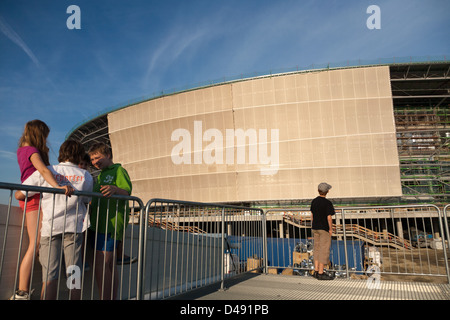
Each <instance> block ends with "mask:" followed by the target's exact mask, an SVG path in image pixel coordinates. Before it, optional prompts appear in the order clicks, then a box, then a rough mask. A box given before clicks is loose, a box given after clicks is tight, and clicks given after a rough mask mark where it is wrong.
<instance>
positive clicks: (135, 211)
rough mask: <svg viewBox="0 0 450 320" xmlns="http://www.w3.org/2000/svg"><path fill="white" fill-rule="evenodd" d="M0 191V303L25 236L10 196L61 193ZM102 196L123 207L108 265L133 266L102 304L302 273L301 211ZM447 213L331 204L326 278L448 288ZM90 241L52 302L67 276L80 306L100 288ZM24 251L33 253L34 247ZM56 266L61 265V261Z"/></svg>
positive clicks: (307, 271)
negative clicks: (1, 196) (440, 281)
mask: <svg viewBox="0 0 450 320" xmlns="http://www.w3.org/2000/svg"><path fill="white" fill-rule="evenodd" d="M1 189H3V190H6V191H9V193H10V195H9V203H8V204H7V205H1V206H0V249H1V252H0V299H8V298H9V297H10V296H11V295H12V294H13V293H14V290H15V289H17V286H18V281H19V269H20V263H21V260H22V257H23V254H24V252H25V251H26V246H27V238H28V237H27V232H26V229H27V227H28V226H27V225H26V220H25V216H24V214H23V211H22V210H20V209H19V208H17V207H15V206H13V205H12V201H13V199H14V198H13V197H14V191H15V190H26V191H28V192H32V191H35V192H40V193H41V194H44V193H50V194H52V197H53V201H55V200H54V199H55V198H56V197H65V196H64V195H63V194H62V193H63V192H62V191H61V190H59V189H50V188H41V187H31V186H24V185H20V184H10V183H1V182H0V190H1ZM73 196H77V197H81V196H85V197H89V198H91V199H92V198H96V197H97V198H103V196H102V195H101V194H98V193H89V192H75V194H74V195H73ZM108 199H109V201H111V205H110V209H111V210H110V212H111V213H112V214H114V213H117V211H118V204H117V203H115V202H114V203H113V202H112V201H113V200H125V202H127V203H128V204H129V208H130V216H129V220H128V221H129V225H128V227H127V228H126V232H124V235H123V238H122V239H116V238H115V239H114V242H115V243H116V242H119V241H120V242H121V243H122V246H121V247H120V248H122V250H121V251H120V250H119V249H114V250H113V252H112V256H113V261H116V259H117V258H119V260H123V259H124V258H126V257H128V256H130V257H131V258H137V262H136V263H123V264H120V265H118V266H117V268H115V269H114V274H113V277H112V278H111V279H112V281H111V282H112V283H111V284H112V287H113V288H116V291H111V292H116V294H112V293H111V294H110V295H109V296H107V297H106V298H117V299H137V300H144V299H166V298H170V297H173V296H175V295H178V294H182V293H186V292H188V291H191V290H194V289H197V288H201V287H203V286H208V285H211V284H216V285H220V288H221V289H224V285H225V280H226V279H229V278H231V277H234V276H236V275H239V274H242V273H245V272H265V273H274V272H275V273H278V272H279V271H280V269H281V270H283V271H286V270H290V271H291V272H292V273H293V274H300V275H302V276H310V275H311V271H312V268H313V263H312V262H313V251H312V249H313V243H312V234H311V220H310V212H309V207H308V208H296V209H277V210H275V209H270V210H267V211H266V212H264V211H263V210H261V209H258V208H251V207H238V206H231V205H223V204H211V203H197V202H187V201H177V200H167V199H152V200H150V201H148V202H147V203H146V204H145V205H144V203H143V202H142V201H141V199H139V198H136V197H131V196H130V197H125V196H113V197H110V198H108ZM41 201H42V196H41ZM109 201H108V203H110V202H109ZM108 206H109V204H108ZM87 209H88V212H89V211H91V212H92V211H93V210H97V212H98V210H99V207H95V208H91V205H88V208H87ZM52 210H53V209H52ZM77 210H78V209H77ZM449 210H450V205H447V206H445V208H443V209H441V208H439V207H437V206H435V205H412V206H378V207H373V206H371V207H345V208H339V207H337V208H336V216H335V218H334V227H333V241H332V247H331V252H330V260H331V262H332V264H330V265H329V266H327V268H326V269H327V272H332V273H333V274H334V275H336V276H337V277H345V278H348V277H350V276H353V275H355V276H358V275H366V274H367V273H368V269H370V268H371V267H373V266H375V267H376V270H377V272H379V273H380V274H381V275H383V276H384V277H387V279H390V278H389V277H393V276H394V277H395V276H402V277H404V276H412V277H417V276H425V277H436V276H437V277H447V281H448V282H449V283H450V276H449V266H448V249H449V248H448V240H449V239H450V238H449V228H448V218H447V212H448V211H449ZM39 211H40V212H41V214H42V210H39ZM67 213H68V211H67V210H66V214H67ZM95 235H97V232H94V237H93V239H91V238H90V237H88V235H87V233H85V234H83V241H84V246H83V251H82V253H81V254H82V257H83V263H85V266H84V267H83V268H81V269H82V270H80V272H79V274H77V273H70V272H69V273H64V272H62V271H60V273H59V276H58V294H57V296H56V298H57V299H69V298H71V294H72V291H71V290H69V287H70V284H71V283H72V282H69V279H71V280H73V279H74V277H75V278H76V277H79V280H80V283H79V289H80V290H81V299H100V293H99V290H100V289H103V290H104V289H105V288H106V287H105V286H107V284H108V283H109V282H108V281H107V279H105V276H102V275H101V276H100V277H99V278H97V280H96V277H95V270H96V268H95V267H96V266H97V267H98V266H100V268H97V270H103V271H104V270H105V268H106V262H105V260H103V261H99V260H98V256H97V255H96V254H94V250H93V249H92V248H91V246H90V243H94V246H95V244H96V242H97V241H98V238H97V237H96V236H95ZM114 247H116V246H114ZM33 249H34V251H35V253H37V251H38V248H33ZM35 259H36V255H35V258H34V260H33V266H32V274H31V279H30V282H29V288H28V289H29V290H30V289H32V287H33V286H34V287H35V288H40V287H41V285H42V278H43V277H44V276H45V275H42V276H41V273H42V272H41V266H40V263H39V261H35ZM59 261H60V264H61V265H62V267H64V263H63V260H62V258H61V257H60V258H59ZM99 262H102V263H99ZM60 270H61V269H60ZM66 271H68V270H66ZM69 271H70V270H69ZM66 277H67V278H66ZM75 282H76V281H75ZM72 284H73V283H72ZM43 294H44V295H45V294H46V293H45V290H44V291H43Z"/></svg>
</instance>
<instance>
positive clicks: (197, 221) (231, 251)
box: [142, 199, 265, 299]
mask: <svg viewBox="0 0 450 320" xmlns="http://www.w3.org/2000/svg"><path fill="white" fill-rule="evenodd" d="M145 226H146V227H145V230H144V239H146V240H145V242H144V246H143V256H142V261H143V262H144V264H143V270H142V274H143V276H144V278H143V285H142V290H143V292H142V298H144V299H163V298H168V297H170V296H174V295H177V294H181V293H185V292H187V291H190V290H193V289H196V288H199V287H202V286H206V285H209V284H213V283H220V284H221V288H222V289H223V285H224V280H225V279H226V278H229V277H232V276H235V275H237V274H240V273H243V272H251V271H259V270H261V269H263V268H264V265H263V261H264V259H263V257H264V243H265V242H264V235H265V220H264V212H263V211H262V210H260V209H255V208H248V207H238V206H228V205H220V204H207V203H196V202H186V201H175V200H165V199H152V200H150V201H149V202H148V203H147V205H146V209H145Z"/></svg>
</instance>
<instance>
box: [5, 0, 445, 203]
mask: <svg viewBox="0 0 450 320" xmlns="http://www.w3.org/2000/svg"><path fill="white" fill-rule="evenodd" d="M373 4H374V5H378V6H379V8H380V9H381V16H380V17H381V29H378V30H377V29H375V30H370V29H368V28H367V26H366V21H367V19H368V18H369V17H370V14H368V13H366V10H367V8H368V7H369V6H370V5H373ZM70 5H77V6H78V7H79V8H80V13H81V14H80V17H81V20H80V22H81V29H79V30H78V29H73V30H70V29H68V28H67V25H66V21H67V19H68V18H69V17H70V16H71V14H68V13H67V12H66V10H67V8H68V7H69V6H70ZM448 12H450V1H448V0H425V1H419V0H408V1H406V0H401V1H395V0H390V1H385V0H370V1H365V0H359V1H356V0H352V1H318V0H316V1H312V0H311V1H285V0H277V1H274V0H269V1H265V0H258V1H253V0H239V1H234V0H227V1H220V0H216V1H211V0H210V1H206V0H205V1H197V0H189V1H188V0H185V1H174V0H164V1H151V0H146V1H141V0H126V1H125V0H116V1H114V0H89V1H84V0H71V1H65V0H53V1H48V0H42V1H23V0H2V1H1V2H0V118H1V125H0V181H3V182H12V183H19V182H20V179H19V168H18V165H17V160H16V149H17V142H18V139H19V137H20V135H21V133H22V130H23V126H24V124H25V123H26V122H27V121H29V120H32V119H41V120H43V121H45V122H46V123H47V124H48V125H49V127H50V129H51V132H50V136H49V145H50V147H51V152H50V153H51V154H50V156H51V158H50V161H51V162H52V164H55V163H56V162H57V160H56V158H57V153H58V149H59V146H60V144H61V143H62V142H63V141H64V138H65V136H66V135H67V133H68V132H69V131H70V130H71V129H72V128H73V127H74V126H75V125H77V124H79V123H80V122H82V121H84V120H86V119H88V118H89V117H92V116H93V115H95V114H98V113H99V112H102V111H104V110H106V109H109V108H113V107H116V106H117V107H119V106H124V105H126V104H128V102H130V101H135V100H136V99H141V98H142V99H144V98H146V97H149V96H153V95H155V94H158V93H160V92H162V91H170V90H173V89H178V88H179V89H180V90H181V89H185V88H187V87H196V86H197V84H204V83H206V82H208V81H216V82H217V81H220V79H228V78H231V77H239V76H240V75H246V76H251V75H252V74H266V73H270V72H271V71H277V70H282V69H284V68H285V69H289V70H294V69H295V68H296V67H299V68H304V67H308V66H310V65H312V64H321V63H327V62H341V61H348V60H349V61H355V60H358V59H361V60H371V59H372V60H373V59H378V58H393V57H409V56H412V57H427V56H444V55H446V57H447V59H448V57H449V53H450V50H449V49H450V41H449V39H450V37H449V30H450V22H449V19H448ZM3 199H4V196H3V194H2V191H0V202H4V201H3Z"/></svg>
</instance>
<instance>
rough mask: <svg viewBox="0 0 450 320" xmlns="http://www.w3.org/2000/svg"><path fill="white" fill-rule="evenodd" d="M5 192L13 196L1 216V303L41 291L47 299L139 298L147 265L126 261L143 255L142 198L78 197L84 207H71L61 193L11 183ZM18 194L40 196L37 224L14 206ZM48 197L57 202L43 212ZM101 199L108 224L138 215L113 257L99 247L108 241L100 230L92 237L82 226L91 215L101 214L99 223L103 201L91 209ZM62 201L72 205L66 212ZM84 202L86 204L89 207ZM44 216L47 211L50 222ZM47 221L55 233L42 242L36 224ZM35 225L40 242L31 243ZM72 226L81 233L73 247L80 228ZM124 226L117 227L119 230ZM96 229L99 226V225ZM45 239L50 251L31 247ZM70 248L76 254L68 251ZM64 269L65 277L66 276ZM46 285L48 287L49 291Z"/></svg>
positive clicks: (77, 194) (115, 246)
mask: <svg viewBox="0 0 450 320" xmlns="http://www.w3.org/2000/svg"><path fill="white" fill-rule="evenodd" d="M0 189H4V190H9V203H8V205H5V206H3V207H2V208H1V209H2V210H1V212H0V213H1V214H0V219H1V220H0V231H1V232H0V235H1V239H0V248H1V253H0V283H1V285H0V288H1V289H0V294H1V297H0V299H10V298H11V299H13V300H14V299H16V298H20V297H18V296H16V295H15V294H14V292H15V290H16V289H20V290H23V291H27V292H30V293H31V292H33V291H34V289H36V288H37V289H38V290H36V291H40V295H41V299H88V300H89V299H100V297H102V295H101V294H100V292H104V294H103V298H104V299H113V298H116V299H132V298H136V297H138V293H139V290H138V289H139V288H140V276H141V275H140V273H139V264H140V263H141V262H140V261H138V263H134V264H131V263H126V261H125V258H128V256H131V257H132V258H133V257H137V256H138V255H139V252H140V251H142V250H141V248H140V247H139V246H140V244H141V239H140V238H139V237H140V232H139V231H140V227H139V223H140V222H141V221H142V218H141V216H142V214H143V210H144V204H143V203H142V201H141V200H140V199H139V198H136V197H132V196H129V197H126V196H120V195H115V196H111V197H108V198H105V197H103V195H101V194H99V193H93V192H79V191H75V193H74V194H73V195H72V197H77V200H78V201H76V205H73V204H72V205H71V206H69V205H67V203H68V202H67V197H66V196H65V195H64V193H63V192H62V191H61V190H59V189H52V188H44V187H34V186H24V185H20V184H10V183H0ZM16 190H24V191H25V192H26V196H27V197H28V193H29V192H38V193H40V200H39V208H38V210H37V211H36V214H34V216H35V218H36V220H35V221H32V220H28V219H31V218H30V217H28V218H26V215H25V214H24V210H21V209H19V208H18V207H14V206H12V200H13V197H14V191H16ZM45 196H50V197H51V198H48V199H49V200H48V201H50V203H51V205H48V203H49V202H47V203H45V205H44V206H43V198H44V197H45ZM95 198H98V199H104V200H105V201H106V206H107V208H108V210H107V212H108V215H109V217H106V219H107V220H108V219H117V214H118V212H120V211H125V212H127V211H128V209H129V208H131V209H132V211H131V213H130V216H129V218H130V219H127V221H129V224H128V227H126V232H123V236H122V237H121V238H118V237H117V236H114V237H113V239H112V246H113V249H112V251H110V252H104V251H102V249H101V248H97V247H96V245H99V244H100V243H101V241H102V240H104V238H103V239H102V237H101V236H100V234H99V233H98V232H97V231H98V229H96V230H95V231H94V232H91V233H88V232H84V233H81V232H80V229H81V226H80V224H81V225H83V223H84V220H87V219H89V215H88V214H86V212H91V213H92V212H94V211H95V212H97V217H99V216H100V215H99V214H98V213H99V210H100V201H98V205H97V206H95V207H92V208H91V204H90V200H92V199H95ZM61 199H65V200H63V201H65V203H66V205H65V208H64V209H62V210H61V208H60V207H58V205H55V204H56V203H59V204H60V203H61V202H58V201H61ZM82 199H85V200H86V201H84V202H83V201H82ZM27 202H28V200H25V207H27V205H28V204H27ZM82 206H85V207H84V208H83V207H82ZM44 210H45V211H46V215H45V216H44V214H43V212H44ZM58 214H59V215H60V216H59V217H58ZM30 216H31V215H30ZM43 218H44V219H46V220H47V221H45V223H47V225H48V224H50V229H49V230H50V232H51V233H50V235H49V236H46V237H40V233H39V224H38V223H36V222H37V221H41V223H42V220H43ZM119 220H120V219H119ZM27 221H28V222H27ZM136 221H137V223H136ZM32 223H34V224H35V225H36V230H31V231H32V233H31V234H34V235H35V239H29V237H28V233H29V231H30V230H28V227H29V225H31V224H32ZM70 223H72V224H74V225H78V229H77V232H78V233H75V234H76V235H75V236H74V237H73V239H70V238H67V242H65V241H66V237H70V236H71V235H74V231H75V228H72V229H71V230H69V229H67V228H69V226H70ZM118 224H119V223H117V224H115V226H116V228H117V225H118ZM57 225H60V226H63V227H62V231H61V232H60V231H58V229H56V226H57ZM96 225H97V226H98V225H99V223H98V219H97V222H96ZM33 231H34V232H33ZM106 232H108V231H106ZM88 234H89V236H88ZM113 234H117V233H116V232H114V233H113ZM39 238H40V243H41V244H43V243H44V242H45V243H46V244H47V246H48V247H49V249H48V250H47V249H46V250H45V251H44V252H42V250H41V249H42V248H39V247H38V246H37V245H34V246H29V244H30V243H31V244H32V243H37V242H38V239H39ZM62 239H64V240H62ZM60 242H63V243H64V245H60ZM66 246H68V247H66ZM80 246H81V248H80ZM27 247H28V249H27ZM68 248H70V249H73V250H68ZM94 248H97V250H94ZM28 251H29V252H28ZM25 256H26V257H25ZM25 258H26V259H27V261H28V264H27V265H28V267H27V268H29V270H28V271H26V270H24V268H25V263H23V261H24V260H25ZM77 261H78V262H77ZM113 261H115V262H116V263H114V264H115V265H116V266H115V267H114V266H113V265H112V262H113ZM42 262H44V265H49V266H50V268H48V269H47V268H45V270H43V268H42V267H41V265H42ZM65 262H67V263H65ZM70 262H73V264H70ZM55 264H56V265H59V266H60V267H59V270H58V269H56V270H54V271H53V275H51V274H52V271H50V270H51V269H52V268H53V267H51V266H52V265H55ZM64 269H65V272H63V270H64ZM49 276H51V278H49ZM54 278H56V279H54ZM21 280H22V282H21ZM43 283H46V284H47V285H43ZM94 283H97V285H94ZM41 286H42V290H41ZM19 287H21V288H19ZM35 295H37V296H39V293H38V292H36V294H35Z"/></svg>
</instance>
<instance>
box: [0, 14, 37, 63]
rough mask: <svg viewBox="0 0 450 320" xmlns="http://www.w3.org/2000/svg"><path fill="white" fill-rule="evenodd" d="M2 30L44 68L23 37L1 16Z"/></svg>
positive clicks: (0, 26)
mask: <svg viewBox="0 0 450 320" xmlns="http://www.w3.org/2000/svg"><path fill="white" fill-rule="evenodd" d="M0 30H1V32H2V33H3V34H4V35H5V36H7V37H8V38H9V39H10V40H11V41H12V42H14V43H15V44H16V45H18V46H19V47H20V48H21V49H22V50H23V51H24V52H25V53H26V54H27V55H28V57H29V58H30V59H31V61H33V63H34V64H35V65H36V67H38V68H39V69H41V68H42V65H41V63H40V62H39V60H38V58H36V56H35V55H34V53H33V51H31V49H30V48H29V47H28V45H27V44H26V43H25V41H23V39H22V38H21V37H20V36H19V35H18V34H17V33H16V32H15V31H14V29H13V28H12V27H11V26H10V25H9V24H8V23H7V22H6V21H5V19H3V18H2V17H1V16H0Z"/></svg>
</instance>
